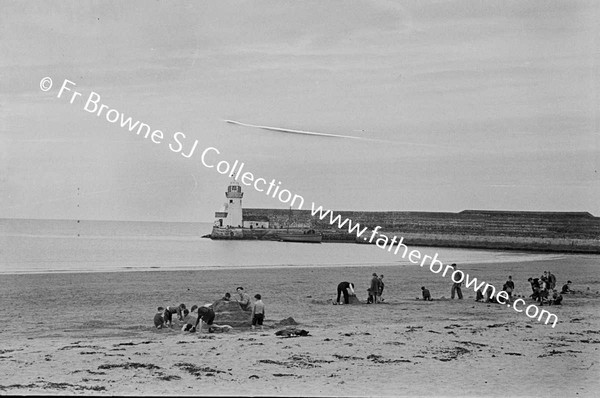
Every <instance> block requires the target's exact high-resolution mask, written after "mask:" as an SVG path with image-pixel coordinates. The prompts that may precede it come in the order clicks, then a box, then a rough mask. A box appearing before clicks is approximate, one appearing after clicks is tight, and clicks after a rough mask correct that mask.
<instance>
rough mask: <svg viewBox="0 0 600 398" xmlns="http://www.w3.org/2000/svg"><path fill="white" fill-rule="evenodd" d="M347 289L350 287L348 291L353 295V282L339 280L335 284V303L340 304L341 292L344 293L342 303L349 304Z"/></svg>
mask: <svg viewBox="0 0 600 398" xmlns="http://www.w3.org/2000/svg"><path fill="white" fill-rule="evenodd" d="M348 289H350V291H351V292H352V295H354V283H350V282H341V283H340V284H339V285H338V286H337V300H336V301H335V303H336V304H342V303H340V297H341V295H342V294H343V295H344V303H343V304H350V297H349V295H348Z"/></svg>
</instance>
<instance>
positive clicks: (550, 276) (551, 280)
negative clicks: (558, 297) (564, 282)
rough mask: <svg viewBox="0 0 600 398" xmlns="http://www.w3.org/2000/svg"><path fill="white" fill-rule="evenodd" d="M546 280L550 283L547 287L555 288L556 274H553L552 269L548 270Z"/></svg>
mask: <svg viewBox="0 0 600 398" xmlns="http://www.w3.org/2000/svg"><path fill="white" fill-rule="evenodd" d="M548 282H549V284H550V286H549V287H548V288H550V289H552V290H554V288H556V276H554V274H553V273H552V271H548Z"/></svg>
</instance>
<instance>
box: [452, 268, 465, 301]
mask: <svg viewBox="0 0 600 398" xmlns="http://www.w3.org/2000/svg"><path fill="white" fill-rule="evenodd" d="M451 267H452V268H454V269H456V264H452V265H451ZM460 285H462V282H453V283H452V291H451V292H450V298H451V299H452V300H454V294H455V293H457V294H458V299H459V300H462V298H463V295H462V290H461V289H460Z"/></svg>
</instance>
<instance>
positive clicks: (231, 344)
mask: <svg viewBox="0 0 600 398" xmlns="http://www.w3.org/2000/svg"><path fill="white" fill-rule="evenodd" d="M596 267H597V258H596V257H594V256H565V257H561V258H557V259H555V260H552V261H539V262H526V263H521V264H518V263H509V264H502V265H501V266H498V267H496V266H494V265H491V264H488V265H481V266H478V265H469V266H465V267H464V269H465V270H468V271H469V272H471V273H472V274H473V275H476V276H479V275H481V277H484V278H487V280H489V281H490V282H491V283H494V284H498V283H501V281H502V279H503V278H505V275H508V273H511V274H512V275H513V278H514V279H515V281H516V285H517V286H516V292H515V293H516V294H525V293H527V294H529V286H528V284H527V282H526V279H527V277H528V276H530V275H534V276H538V275H540V274H541V273H542V272H543V270H546V269H550V270H553V271H554V272H555V274H556V275H557V277H558V282H559V284H562V283H564V282H565V281H566V278H569V279H571V280H573V281H574V282H575V284H574V288H575V289H576V290H580V291H582V293H579V294H573V295H567V296H566V297H565V300H564V305H563V306H553V307H547V308H548V309H551V310H552V312H554V313H555V314H556V315H557V316H558V317H559V322H558V324H557V325H556V327H555V328H552V327H550V326H549V325H545V324H543V323H539V322H537V321H536V320H532V319H529V318H527V317H526V316H525V315H524V314H518V313H516V312H515V311H513V310H512V309H509V308H506V307H505V306H501V305H498V304H484V303H477V302H475V301H474V294H473V292H472V291H468V290H466V289H463V292H464V293H465V298H464V299H463V300H448V296H449V290H450V284H449V283H448V280H446V279H444V278H440V277H439V276H437V275H433V274H431V273H430V272H429V271H428V270H423V269H420V268H419V267H416V266H415V267H367V266H365V267H353V268H346V269H341V268H292V269H290V268H277V269H244V270H235V269H233V270H232V269H229V270H210V271H189V272H183V271H165V272H125V273H68V274H34V275H3V276H2V282H3V283H2V286H3V288H2V290H1V293H2V297H1V298H2V303H3V306H2V308H1V309H0V316H2V318H3V319H4V320H5V322H3V323H2V326H1V334H2V343H1V345H0V374H2V375H3V376H2V377H1V382H0V393H1V394H3V395H4V394H74V395H84V394H85V395H150V394H152V395H263V396H264V395H302V396H315V395H318V396H425V395H427V396H506V395H510V396H542V395H548V394H550V395H552V396H565V395H566V396H594V395H595V393H596V392H597V391H598V388H599V387H600V382H599V378H598V376H600V368H599V366H600V365H599V363H598V362H599V360H600V355H599V354H600V353H599V351H598V348H599V347H600V313H599V311H598V309H599V307H600V295H599V294H597V290H599V288H600V280H599V279H598V277H597V271H596ZM372 272H378V273H383V274H384V275H385V281H386V291H385V292H384V298H385V299H386V300H385V302H384V303H382V304H377V305H366V304H365V305H347V306H334V305H331V302H332V299H334V298H335V287H336V285H337V283H338V282H340V281H342V280H348V281H352V282H354V283H355V284H356V286H357V289H356V290H357V293H358V297H359V298H360V299H361V300H363V301H365V298H366V290H365V289H366V288H367V286H368V281H369V277H370V275H371V273H372ZM575 273H577V274H575ZM238 285H242V286H244V287H246V290H247V291H248V292H249V293H251V294H252V295H253V294H255V293H261V294H262V296H263V301H264V302H265V303H266V312H267V315H266V322H265V324H266V328H265V330H264V331H262V332H261V331H259V330H257V331H252V330H251V329H250V328H247V329H236V330H234V331H232V332H231V333H223V334H216V333H215V334H208V333H204V334H198V333H194V334H190V333H184V332H181V331H180V330H179V328H173V329H167V330H156V329H154V328H153V325H152V317H153V315H154V313H155V309H156V307H158V306H159V305H163V306H166V305H176V304H178V303H180V302H183V303H186V304H187V305H188V307H189V306H191V305H193V304H200V305H201V304H204V303H205V302H211V301H213V300H215V299H218V298H220V297H221V296H222V294H223V293H224V292H226V291H230V292H232V293H234V291H235V287H236V286H238ZM421 285H427V286H428V288H429V289H430V290H431V292H432V295H433V296H434V298H435V299H436V300H435V301H433V302H424V301H422V300H416V297H418V295H419V289H420V286H421ZM363 287H364V288H363ZM588 287H589V290H588ZM363 291H364V294H362V293H361V292H363ZM288 317H292V318H293V319H294V320H295V321H296V322H297V323H298V325H297V326H295V327H296V328H300V329H303V330H307V331H308V332H309V333H310V334H309V335H308V336H305V337H291V338H284V337H278V336H276V335H275V332H276V331H277V330H281V329H283V328H284V327H283V326H280V327H278V326H277V322H279V321H281V320H283V319H286V318H288ZM218 321H219V319H218V317H217V319H216V322H217V323H218Z"/></svg>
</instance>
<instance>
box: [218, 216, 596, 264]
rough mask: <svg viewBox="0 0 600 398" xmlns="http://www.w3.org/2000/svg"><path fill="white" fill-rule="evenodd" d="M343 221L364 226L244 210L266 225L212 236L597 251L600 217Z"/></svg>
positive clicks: (362, 218) (220, 231) (369, 218)
mask: <svg viewBox="0 0 600 398" xmlns="http://www.w3.org/2000/svg"><path fill="white" fill-rule="evenodd" d="M338 214H339V215H340V216H341V217H342V218H341V220H342V221H343V220H344V219H346V218H348V219H350V220H352V223H353V225H354V224H356V223H359V224H360V226H361V228H364V227H367V228H368V230H367V231H366V232H365V233H364V234H363V235H362V237H361V238H359V239H357V238H356V234H355V233H354V232H353V233H349V232H348V229H347V228H346V226H345V227H344V228H343V229H338V228H337V226H333V225H331V224H330V223H329V221H330V218H329V216H327V217H326V218H324V219H323V220H320V219H319V218H318V217H316V216H315V217H313V216H311V213H310V211H309V210H291V211H290V210H289V209H243V217H244V218H245V217H266V218H268V219H269V228H264V229H253V230H251V229H242V228H229V229H228V228H213V232H212V234H211V236H210V237H211V238H213V239H258V240H278V234H279V233H281V232H287V229H288V226H289V232H302V231H304V230H306V229H308V228H312V229H315V230H316V231H317V232H320V233H321V234H322V235H323V241H324V242H356V243H374V242H375V240H373V242H365V241H364V240H363V237H367V239H368V238H369V237H370V236H371V230H372V229H374V228H375V227H377V226H380V227H381V229H380V230H379V232H380V233H381V234H382V235H386V236H388V237H390V238H391V237H392V236H394V235H395V236H397V237H398V238H400V237H404V243H405V244H407V245H413V246H414V245H418V246H440V247H460V248H479V249H514V250H536V251H556V252H570V253H597V254H600V218H599V217H594V216H593V215H591V214H590V213H585V212H510V211H479V210H465V211H461V212H459V213H449V212H437V213H435V212H397V211H392V212H365V211H339V212H337V211H334V216H337V215H338Z"/></svg>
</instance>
